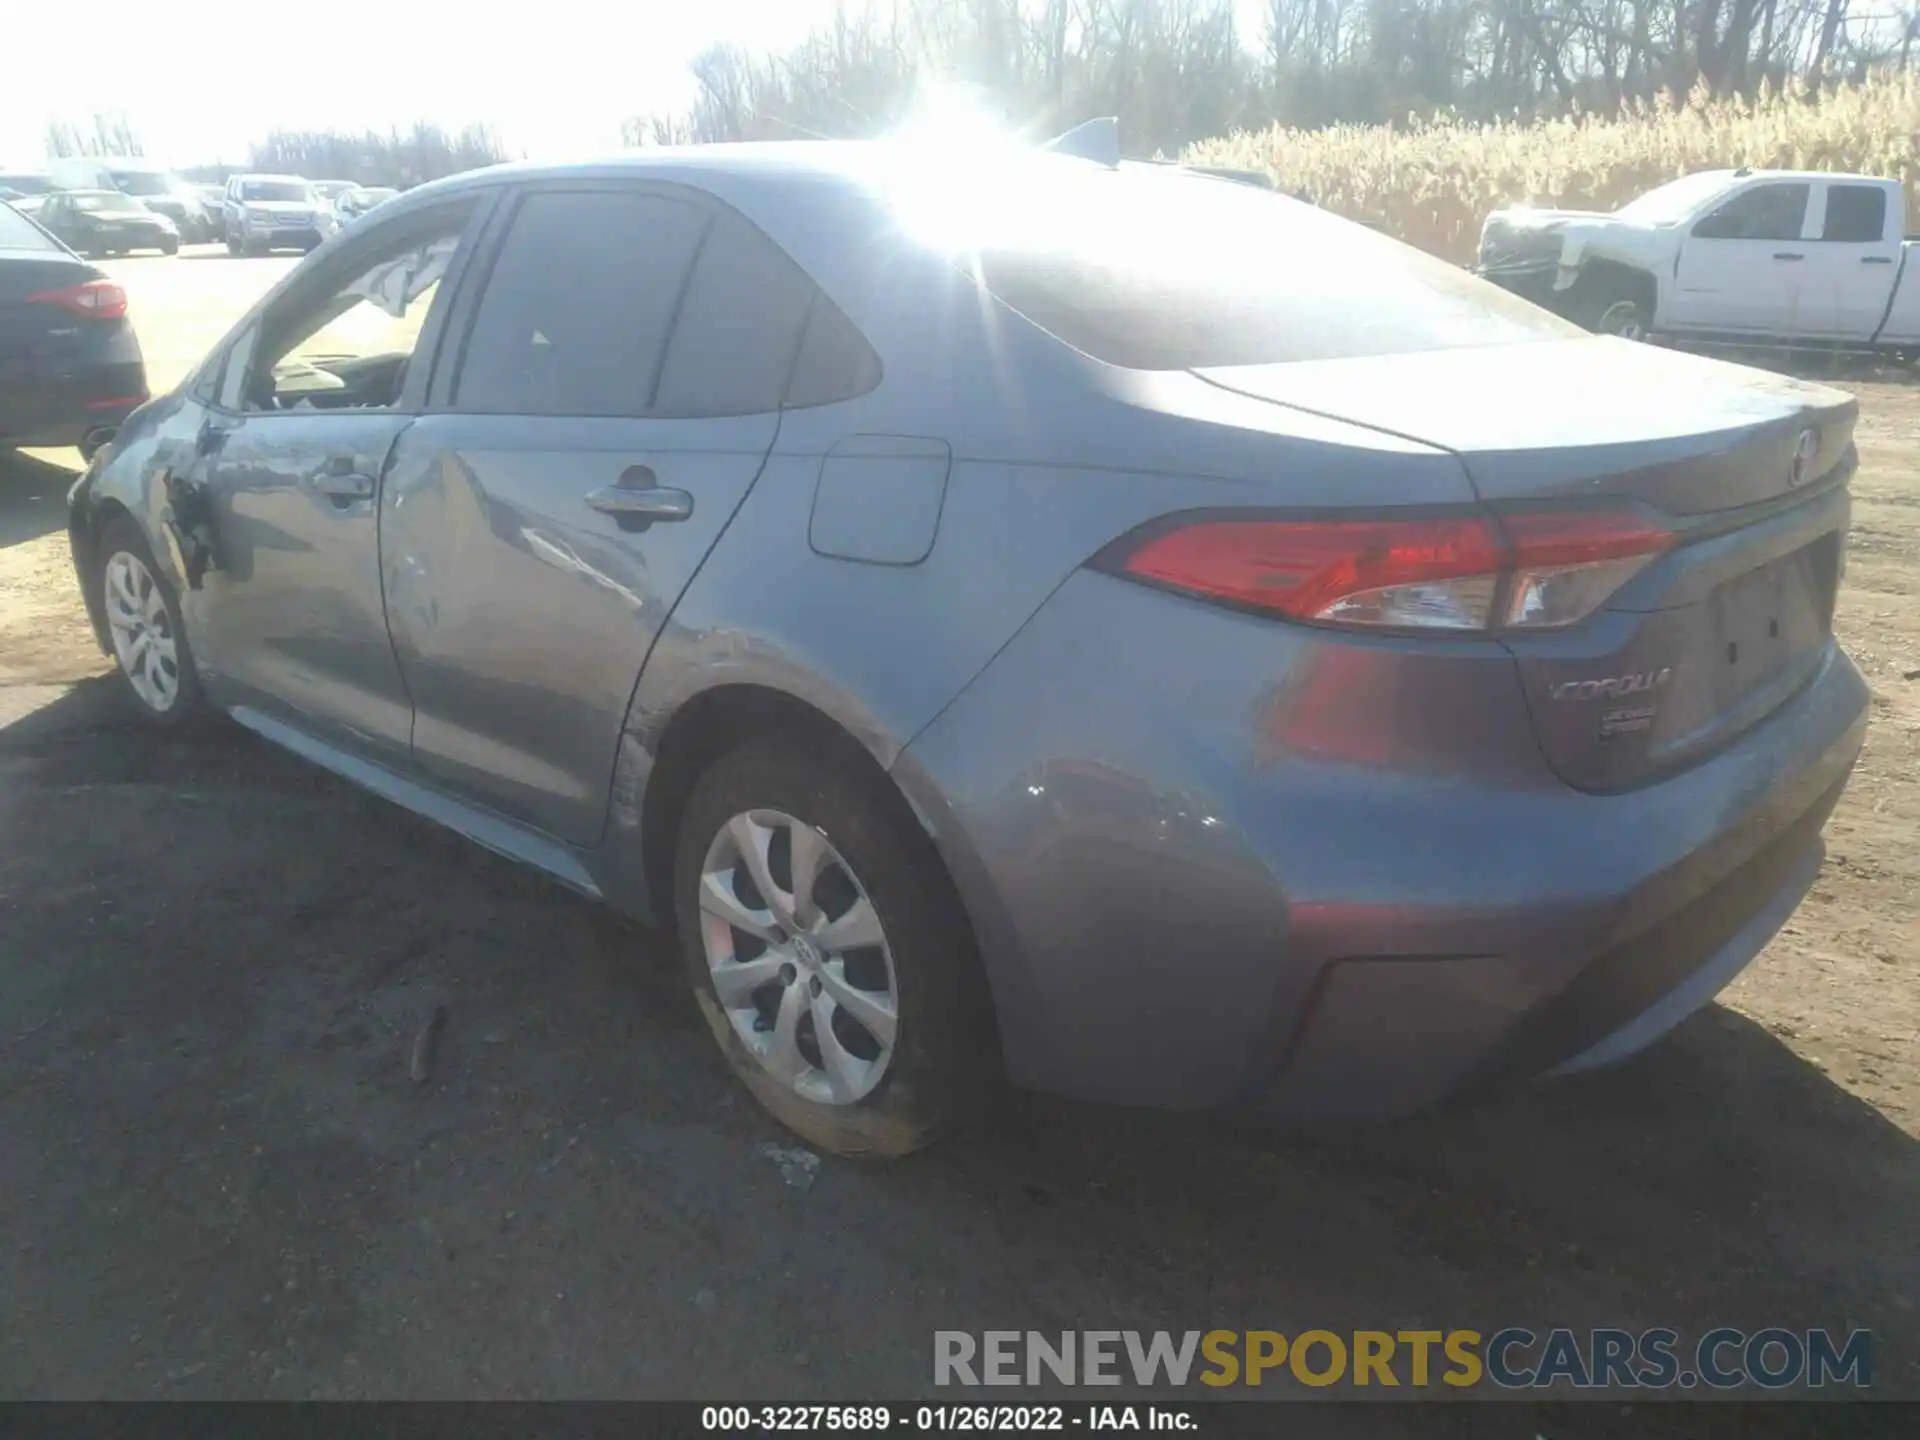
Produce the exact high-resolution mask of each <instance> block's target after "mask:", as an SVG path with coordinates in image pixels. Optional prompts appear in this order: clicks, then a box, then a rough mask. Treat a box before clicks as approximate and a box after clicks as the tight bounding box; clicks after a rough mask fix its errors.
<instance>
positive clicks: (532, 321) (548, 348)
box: [453, 190, 707, 415]
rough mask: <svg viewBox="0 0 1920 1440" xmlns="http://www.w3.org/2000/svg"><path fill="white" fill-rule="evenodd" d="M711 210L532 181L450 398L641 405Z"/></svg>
mask: <svg viewBox="0 0 1920 1440" xmlns="http://www.w3.org/2000/svg"><path fill="white" fill-rule="evenodd" d="M706 225H707V212H706V210H704V209H703V208H701V207H700V206H697V205H693V204H689V203H686V202H683V201H680V200H674V199H668V198H666V197H664V196H659V195H649V194H640V193H622V192H620V191H614V190H581V191H552V192H536V193H534V194H532V195H529V196H527V198H526V199H525V200H524V201H523V202H522V203H521V205H520V208H519V210H518V212H517V213H516V214H515V215H514V217H513V222H512V227H511V228H510V229H509V230H508V232H507V236H506V239H505V241H504V242H503V243H502V245H501V247H500V253H499V255H498V257H497V258H496V259H495V261H494V264H493V270H492V273H491V275H490V276H489V277H488V280H487V288H486V293H485V294H484V295H483V296H482V297H481V300H480V304H479V308H478V309H477V311H476V312H475V314H474V318H473V325H472V329H471V331H470V333H469V334H468V336H467V342H466V347H465V354H464V358H463V359H462V361H461V365H460V374H459V376H458V378H457V380H456V381H455V385H454V391H453V404H454V406H455V408H457V409H461V410H470V411H479V412H484V413H487V414H500V415H646V414H648V413H650V412H651V410H652V407H653V402H654V394H655V390H656V387H657V386H658V385H659V383H660V367H661V356H662V354H663V352H664V351H665V349H666V342H667V332H668V330H669V329H670V328H671V327H672V325H673V319H674V314H675V311H676V309H677V307H678V306H679V304H680V298H681V294H682V292H683V290H684V289H685V286H686V281H687V276H688V272H689V270H690V269H691V267H692V265H693V259H694V256H695V254H696V253H697V252H698V250H699V248H700V240H701V236H702V235H703V233H704V232H705V229H706Z"/></svg>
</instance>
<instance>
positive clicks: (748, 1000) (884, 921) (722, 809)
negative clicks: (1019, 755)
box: [673, 736, 1000, 1157]
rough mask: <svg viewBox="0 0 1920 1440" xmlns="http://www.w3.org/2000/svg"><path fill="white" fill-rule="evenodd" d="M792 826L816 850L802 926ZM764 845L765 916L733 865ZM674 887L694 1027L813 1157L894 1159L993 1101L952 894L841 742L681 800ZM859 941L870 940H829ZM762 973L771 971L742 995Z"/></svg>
mask: <svg viewBox="0 0 1920 1440" xmlns="http://www.w3.org/2000/svg"><path fill="white" fill-rule="evenodd" d="M743 822H744V823H745V824H746V825H747V827H748V828H747V836H748V839H747V841H746V843H745V844H744V845H743V843H742V841H741V838H740V837H741V835H742V825H743ZM783 822H790V823H787V824H785V825H784V826H783ZM795 827H798V829H796V828H795ZM783 828H784V830H785V833H786V837H787V838H786V840H785V842H784V845H783V842H782V841H781V839H780V838H779V836H780V832H781V831H782V829H783ZM800 829H804V830H808V831H811V832H812V833H811V838H808V839H806V841H805V843H806V844H807V845H808V846H809V847H810V848H812V849H813V850H814V851H815V853H821V859H820V861H819V863H818V868H817V870H816V876H817V879H816V883H815V884H814V885H813V887H812V889H811V892H810V898H811V899H813V900H814V901H817V903H816V904H813V905H810V906H809V907H807V908H809V909H811V910H812V912H813V918H812V920H811V921H809V920H808V918H807V916H806V915H805V914H804V913H797V912H798V911H799V909H800V907H799V904H798V902H797V901H796V898H795V896H794V894H793V890H792V887H793V875H794V869H793V866H794V859H795V854H796V845H798V844H800V843H801V841H800V838H798V836H799V830H800ZM761 832H764V833H765V834H766V835H767V836H768V840H767V841H766V843H765V849H764V851H762V852H761V854H762V861H763V863H764V864H765V866H766V878H767V879H768V881H769V882H770V883H771V885H772V886H773V887H774V889H775V891H776V896H775V898H774V899H773V900H772V901H771V902H770V901H768V900H767V898H766V897H764V896H761V895H759V893H758V887H757V886H755V885H754V884H753V882H752V879H751V875H750V874H749V873H748V871H749V869H750V865H751V862H749V861H748V860H746V859H745V858H744V857H745V855H746V853H747V846H749V845H752V844H753V843H754V840H753V838H752V837H753V836H754V835H755V834H757V833H761ZM822 851H823V852H824V853H822ZM729 856H735V857H740V858H738V859H735V860H731V861H730V860H729V858H728V857H729ZM783 856H784V858H783ZM783 881H784V883H785V884H786V886H787V887H788V888H787V889H786V890H785V891H781V890H780V886H781V884H782V882H783ZM673 884H674V911H675V916H676V919H677V922H678V931H679V945H680V951H681V958H682V960H683V963H684V964H685V967H686V971H687V978H688V980H689V982H690V983H691V985H692V987H693V992H694V996H695V999H696V1001H697V1002H698V1004H699V1007H700V1010H701V1013H702V1014H703V1015H704V1016H705V1018H706V1020H707V1024H708V1027H709V1028H710V1029H711V1030H712V1032H713V1035H714V1038H715V1039H716V1040H717V1041H718V1042H719V1044H720V1048H721V1051H722V1053H723V1054H724V1055H725V1057H726V1060H727V1063H728V1065H729V1066H730V1067H731V1068H732V1070H733V1072H734V1074H735V1075H736V1076H737V1077H738V1078H739V1079H740V1080H741V1081H742V1083H744V1084H745V1085H746V1087H747V1088H748V1089H749V1090H750V1091H752V1092H753V1095H754V1097H755V1098H756V1099H757V1100H759V1101H760V1103H761V1104H762V1105H763V1106H764V1107H765V1108H766V1109H767V1110H768V1111H769V1112H770V1113H771V1114H772V1115H773V1116H774V1117H775V1118H776V1119H778V1120H779V1121H780V1122H781V1123H783V1124H784V1125H786V1126H787V1128H789V1129H790V1130H792V1131H794V1132H795V1133H796V1134H798V1135H799V1136H800V1137H801V1138H802V1139H804V1140H806V1141H807V1142H808V1143H809V1144H811V1145H813V1146H815V1147H817V1148H818V1149H820V1150H824V1151H827V1152H829V1153H832V1154H836V1155H847V1156H875V1157H882V1156H884V1157H891V1156H899V1155H905V1154H907V1153H909V1152H911V1151H914V1150H917V1149H919V1148H921V1147H922V1146H924V1145H926V1144H928V1143H929V1142H930V1141H932V1140H934V1139H935V1138H937V1137H938V1136H939V1135H941V1134H942V1133H944V1132H947V1131H949V1130H951V1129H952V1128H954V1127H955V1126H956V1125H958V1124H960V1123H961V1122H963V1121H964V1120H966V1119H968V1118H970V1117H971V1116H973V1115H976V1114H978V1113H980V1112H981V1111H982V1110H983V1109H985V1108H986V1107H987V1105H988V1103H989V1102H990V1101H991V1100H992V1098H993V1097H994V1096H995V1095H997V1093H998V1091H999V1083H998V1077H999V1069H1000V1067H999V1064H998V1060H997V1054H996V1052H995V1047H994V1044H993V1024H992V1018H991V1015H992V1012H991V1006H990V1003H989V1000H988V995H987V988H986V983H985V979H984V976H983V974H982V971H981V969H980V964H979V960H978V957H977V955H976V953H975V950H974V945H973V938H972V931H971V928H970V927H969V925H968V923H967V919H966V915H965V912H964V910H963V909H962V908H961V905H960V901H959V897H958V896H957V895H956V894H955V892H954V889H953V886H952V883H951V882H950V880H949V879H948V876H947V872H946V868H945V866H944V865H943V864H942V862H941V860H940V857H939V854H938V852H937V851H935V849H934V846H933V842H932V841H931V840H930V839H929V838H928V837H927V835H926V832H925V831H924V830H923V829H922V828H921V827H920V825H919V824H918V822H917V821H916V820H915V818H914V816H913V812H912V811H911V809H910V808H909V807H908V806H907V804H906V803H905V801H904V800H903V799H902V798H901V796H900V795H899V793H898V792H897V791H896V790H894V788H893V786H892V784H891V783H890V782H889V781H888V780H887V778H886V777H885V775H883V774H882V773H881V772H880V771H879V770H878V769H877V768H875V767H874V766H873V764H872V762H871V761H870V760H868V759H867V757H866V756H864V755H863V754H859V753H857V752H855V751H854V750H853V749H852V748H851V742H848V748H846V749H845V750H841V749H838V748H836V747H835V746H833V745H831V744H829V745H826V746H822V745H818V744H807V745H802V744H800V743H798V742H797V741H796V740H794V739H792V738H788V737H784V736H782V737H769V738H763V739H759V740H754V741H750V742H748V743H747V744H745V745H743V746H742V747H740V748H739V749H737V750H734V751H732V752H731V753H729V754H727V755H725V756H723V757H722V758H721V759H720V760H718V761H716V762H715V763H714V764H713V765H712V766H711V767H709V768H708V770H707V771H706V772H705V773H704V774H703V775H702V776H701V777H700V779H699V780H698V782H697V783H696V784H695V786H694V789H693V793H692V795H691V796H690V798H689V799H688V802H687V806H686V810H685V813H684V815H683V817H682V823H681V826H680V833H679V837H678V844H677V847H676V854H675V863H674V882H673ZM710 887H718V888H717V889H716V888H710ZM755 901H758V905H757V907H756V906H755V904H754V902H755ZM863 905H864V906H866V907H867V908H866V909H865V910H864V911H861V910H860V907H861V906H863ZM730 907H738V908H737V909H731V910H730ZM729 911H730V913H733V914H734V915H735V916H736V917H738V916H743V915H744V916H747V917H748V918H750V919H753V920H756V921H757V920H758V919H759V917H763V916H764V917H768V918H769V919H770V921H771V923H772V925H773V926H774V927H775V928H774V929H773V930H772V932H771V933H772V936H773V938H774V940H775V941H777V942H784V943H783V944H781V945H779V946H778V948H776V945H774V944H769V943H768V940H767V939H766V937H765V936H762V935H757V934H755V933H753V932H751V931H748V930H744V929H737V928H735V927H734V926H733V925H731V924H730V923H729V922H728V921H727V920H725V919H722V918H721V914H722V913H723V912H729ZM856 912H858V913H856ZM786 924H791V925H792V927H793V930H792V933H791V934H789V933H788V932H787V931H786V930H785V928H784V925H786ZM836 927H839V928H837V929H836ZM868 933H870V934H872V935H875V936H877V937H879V943H878V944H862V943H855V944H852V945H848V946H845V947H841V946H840V945H839V943H838V938H837V937H839V938H846V939H851V940H854V941H856V942H858V941H860V940H863V939H864V938H865V935H866V934H868ZM736 947H738V948H736ZM789 960H791V962H792V963H788V961H789ZM770 963H772V964H777V965H778V966H779V971H778V974H776V975H774V976H771V977H769V978H768V979H766V980H765V981H763V982H762V983H760V984H759V985H758V986H757V987H756V988H754V989H753V990H751V991H743V989H742V988H741V987H742V986H744V985H746V984H749V983H751V981H752V977H753V975H755V974H760V973H762V972H764V970H765V969H766V968H767V967H768V966H769V964H770ZM729 966H731V967H732V968H733V970H734V971H736V972H738V973H735V974H732V975H730V976H729V975H728V973H727V972H728V967H729ZM836 967H837V968H836ZM749 972H751V973H749ZM723 978H724V980H725V984H726V990H727V998H726V999H725V1000H723V998H722V981H723ZM850 992H858V993H850ZM823 996H824V999H823ZM842 997H844V998H845V999H846V1000H847V1001H849V1002H853V1003H849V1004H842V1003H840V1002H841V999H842ZM889 1015H891V1017H892V1021H893V1022H894V1023H890V1024H889V1023H888V1016H889ZM783 1022H785V1023H783ZM822 1023H824V1025H825V1027H826V1029H827V1031H828V1032H830V1039H831V1041H832V1050H831V1055H832V1056H833V1057H836V1058H837V1060H838V1063H837V1064H836V1063H835V1061H834V1059H831V1058H829V1053H830V1052H829V1051H827V1050H825V1049H823V1048H822V1044H821V1038H820V1027H821V1025H822ZM870 1026H871V1027H872V1028H869V1027H870ZM888 1029H891V1031H892V1033H891V1034H884V1033H883V1032H885V1031H886V1030H888ZM762 1035H764V1036H765V1038H764V1040H763V1039H762V1038H761V1036H762ZM876 1067H877V1068H876ZM797 1072H803V1073H797Z"/></svg>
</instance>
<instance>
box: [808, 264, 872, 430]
mask: <svg viewBox="0 0 1920 1440" xmlns="http://www.w3.org/2000/svg"><path fill="white" fill-rule="evenodd" d="M879 383H880V357H879V356H878V355H876V354H874V353H873V347H872V346H871V345H869V344H867V341H866V337H865V336H863V335H862V334H861V333H860V332H859V331H858V330H856V329H855V328H854V325H853V322H852V321H851V320H849V319H847V317H846V316H845V315H844V314H842V313H841V311H840V307H839V306H838V305H835V304H834V303H833V302H832V301H831V300H829V299H827V297H826V296H825V295H822V294H818V293H816V294H815V295H814V297H813V309H812V311H811V312H810V313H809V314H808V316H807V329H806V333H805V335H803V336H802V337H801V340H800V354H799V355H798V356H797V357H796V358H795V360H794V362H793V379H792V381H791V382H789V384H788V386H787V408H788V409H791V410H798V409H800V408H802V407H804V406H807V405H831V404H833V403H834V402H835V401H838V400H851V399H853V398H854V396H856V395H864V394H866V393H867V391H869V390H871V389H873V387H874V386H876V385H878V384H879Z"/></svg>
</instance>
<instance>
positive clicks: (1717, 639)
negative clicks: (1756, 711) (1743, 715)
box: [1699, 534, 1840, 710]
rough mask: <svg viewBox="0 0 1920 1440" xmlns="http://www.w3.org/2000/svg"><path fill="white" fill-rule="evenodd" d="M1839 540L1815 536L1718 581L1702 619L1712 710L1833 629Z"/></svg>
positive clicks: (1791, 662) (1790, 662)
mask: <svg viewBox="0 0 1920 1440" xmlns="http://www.w3.org/2000/svg"><path fill="white" fill-rule="evenodd" d="M1839 539H1840V537H1839V536H1838V535H1837V534H1827V535H1823V536H1821V537H1820V538H1819V539H1818V540H1815V541H1814V542H1813V543H1811V544H1809V545H1805V546H1802V547H1801V548H1800V549H1798V550H1796V551H1794V552H1792V553H1791V554H1789V555H1783V556H1781V557H1780V558H1779V559H1778V560H1774V561H1771V562H1769V563H1768V564H1765V565H1762V566H1760V567H1759V568H1758V569H1755V570H1750V571H1748V572H1747V573H1746V574H1744V575H1740V576H1737V577H1736V578H1734V579H1732V580H1729V581H1728V582H1727V583H1726V584H1724V585H1721V586H1719V587H1718V588H1717V589H1715V590H1714V591H1713V593H1712V594H1711V595H1709V596H1708V597H1707V598H1706V600H1705V602H1704V606H1703V608H1704V610H1705V614H1704V615H1703V616H1702V617H1701V619H1702V622H1703V629H1704V630H1705V632H1706V635H1705V637H1704V638H1705V639H1706V640H1707V648H1706V651H1705V653H1703V654H1702V655H1701V657H1700V660H1701V662H1703V663H1701V664H1700V666H1699V668H1700V669H1701V670H1704V671H1705V672H1706V674H1708V675H1710V676H1712V677H1713V683H1712V686H1711V688H1712V691H1713V696H1714V700H1715V702H1717V703H1716V704H1715V705H1714V707H1713V708H1714V709H1716V710H1722V709H1726V708H1728V707H1731V706H1733V705H1736V704H1738V703H1739V701H1741V700H1742V699H1744V698H1745V697H1746V696H1747V695H1748V694H1750V693H1751V692H1753V691H1754V690H1757V689H1759V688H1761V687H1763V686H1765V685H1767V684H1769V683H1770V682H1771V681H1773V680H1774V679H1775V678H1776V677H1778V676H1779V675H1780V674H1781V673H1782V672H1783V671H1786V670H1789V669H1791V668H1793V667H1794V666H1795V664H1796V662H1798V661H1799V660H1801V659H1803V658H1804V657H1805V656H1807V655H1808V654H1810V653H1811V652H1812V651H1814V650H1816V649H1818V648H1819V647H1820V645H1821V644H1822V643H1823V642H1824V641H1825V640H1826V637H1827V635H1828V634H1829V633H1830V632H1831V630H1832V628H1833V605H1834V597H1835V594H1836V591H1837V589H1838V571H1839Z"/></svg>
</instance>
